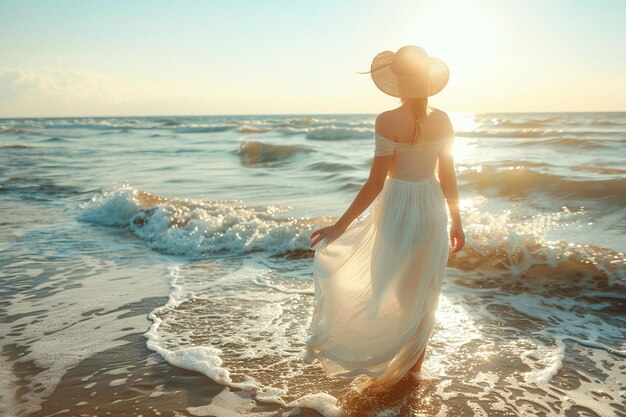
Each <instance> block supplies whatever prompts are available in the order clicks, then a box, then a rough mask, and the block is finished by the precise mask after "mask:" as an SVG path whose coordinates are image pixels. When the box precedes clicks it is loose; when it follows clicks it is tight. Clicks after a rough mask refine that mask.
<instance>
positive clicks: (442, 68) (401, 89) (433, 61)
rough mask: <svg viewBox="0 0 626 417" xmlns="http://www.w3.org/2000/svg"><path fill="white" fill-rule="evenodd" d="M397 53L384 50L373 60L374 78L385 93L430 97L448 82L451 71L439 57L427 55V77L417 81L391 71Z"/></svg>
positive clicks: (397, 95)
mask: <svg viewBox="0 0 626 417" xmlns="http://www.w3.org/2000/svg"><path fill="white" fill-rule="evenodd" d="M394 55H395V53H394V52H391V51H384V52H381V53H379V54H378V55H376V56H375V57H374V59H373V60H372V67H371V73H372V80H373V81H374V84H376V87H378V88H379V89H380V90H381V91H382V92H383V93H385V94H389V95H390V96H393V97H400V98H419V97H429V96H432V95H435V94H437V93H438V92H440V91H441V90H443V88H444V87H445V86H446V84H447V83H448V80H449V78H450V71H449V69H448V66H447V65H446V63H445V62H443V61H442V60H441V59H439V58H435V57H427V58H426V59H427V63H428V67H429V71H428V74H427V75H426V77H425V79H422V80H420V82H415V80H416V79H413V78H411V77H402V76H398V75H396V74H394V73H393V72H392V71H391V62H392V61H393V57H394Z"/></svg>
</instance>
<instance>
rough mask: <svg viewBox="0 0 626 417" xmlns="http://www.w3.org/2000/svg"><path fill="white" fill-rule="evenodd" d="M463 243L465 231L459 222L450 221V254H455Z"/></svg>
mask: <svg viewBox="0 0 626 417" xmlns="http://www.w3.org/2000/svg"><path fill="white" fill-rule="evenodd" d="M463 245H465V233H464V232H463V226H462V225H461V223H456V222H452V225H451V226H450V246H452V251H451V252H450V253H451V254H452V255H456V253H457V252H458V251H460V250H461V248H462V247H463Z"/></svg>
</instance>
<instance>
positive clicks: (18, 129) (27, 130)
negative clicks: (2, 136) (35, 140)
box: [0, 127, 39, 135]
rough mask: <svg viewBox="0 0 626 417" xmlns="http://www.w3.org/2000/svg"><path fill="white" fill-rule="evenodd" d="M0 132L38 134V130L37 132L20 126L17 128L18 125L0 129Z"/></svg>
mask: <svg viewBox="0 0 626 417" xmlns="http://www.w3.org/2000/svg"><path fill="white" fill-rule="evenodd" d="M0 133H6V134H16V133H26V134H29V135H36V134H39V132H37V131H36V130H32V129H22V128H18V127H8V128H3V129H2V130H0Z"/></svg>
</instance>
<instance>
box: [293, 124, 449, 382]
mask: <svg viewBox="0 0 626 417" xmlns="http://www.w3.org/2000/svg"><path fill="white" fill-rule="evenodd" d="M452 142H453V136H452V135H451V136H449V137H447V138H445V139H437V140H433V141H424V140H422V141H419V142H417V143H400V142H395V141H391V140H389V139H386V138H384V137H383V136H381V135H379V134H376V136H375V149H374V154H375V155H376V156H379V155H392V154H393V155H394V157H393V159H392V162H391V166H390V169H389V173H388V175H389V176H388V177H387V178H386V179H385V184H384V186H383V189H382V191H381V192H380V194H378V196H377V197H376V199H375V200H374V201H373V203H372V205H371V209H370V212H369V213H367V214H366V215H365V216H364V217H362V218H359V219H357V220H356V221H354V222H353V223H352V224H351V225H350V226H349V227H348V228H347V229H346V230H345V231H344V233H343V234H342V235H341V236H339V237H338V238H336V239H335V240H334V241H332V242H330V243H328V244H327V243H326V241H327V239H324V240H322V242H320V243H318V245H320V246H319V248H318V249H317V250H316V252H315V258H314V261H313V281H314V284H315V300H314V308H313V319H312V321H311V325H310V329H309V331H310V334H311V335H310V337H309V338H308V339H307V340H306V353H305V355H304V358H303V360H304V362H305V363H313V362H314V361H315V360H316V359H317V360H319V361H320V363H321V364H322V366H323V369H324V371H325V372H326V374H327V375H329V376H341V377H356V376H358V375H361V374H362V375H364V376H363V377H361V378H359V379H360V380H361V381H363V378H365V379H366V383H365V385H371V384H373V383H375V384H376V385H378V386H383V387H390V386H392V385H393V384H395V383H396V382H398V381H399V380H400V379H401V378H402V377H403V376H404V375H405V374H406V373H407V372H408V371H409V370H410V368H411V367H412V366H413V365H414V364H415V363H416V362H417V360H418V359H419V357H420V355H421V354H422V351H423V350H424V349H425V347H426V344H427V342H428V340H429V338H430V335H431V332H432V330H433V327H434V325H435V311H436V309H437V305H438V301H439V294H440V291H441V286H442V283H443V279H444V276H445V268H446V264H447V261H448V255H449V249H450V244H449V242H448V237H447V225H448V215H447V211H446V203H445V198H444V194H443V191H442V189H441V185H440V183H439V181H438V180H437V179H436V177H435V166H436V162H437V158H438V156H439V154H440V153H442V152H451V149H452ZM361 384H363V382H361Z"/></svg>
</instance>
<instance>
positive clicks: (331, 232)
mask: <svg viewBox="0 0 626 417" xmlns="http://www.w3.org/2000/svg"><path fill="white" fill-rule="evenodd" d="M345 230H346V228H345V227H341V226H339V225H337V224H333V225H332V226H327V227H322V228H321V229H318V230H316V231H314V232H313V233H311V236H310V238H311V239H313V238H314V237H315V236H317V238H315V240H313V242H312V243H311V244H310V245H309V247H310V248H311V249H313V246H315V245H317V244H318V243H319V241H320V240H322V239H324V238H328V243H330V242H332V241H333V240H335V239H337V238H338V237H339V236H341V235H342V234H343V232H345Z"/></svg>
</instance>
